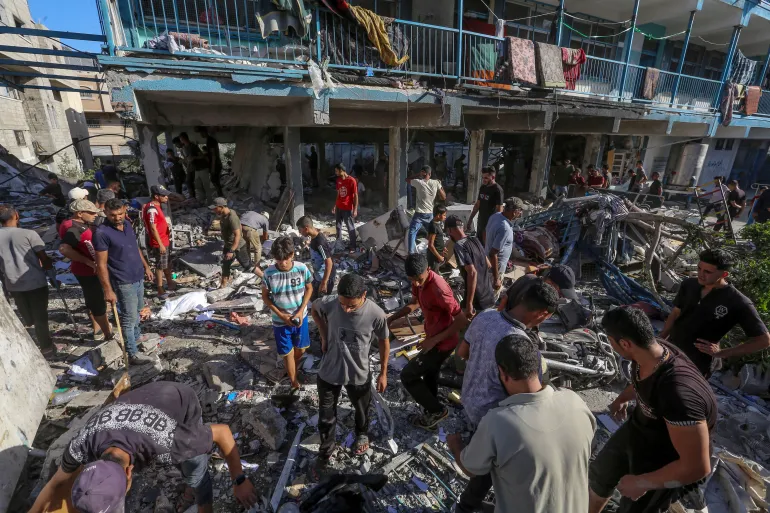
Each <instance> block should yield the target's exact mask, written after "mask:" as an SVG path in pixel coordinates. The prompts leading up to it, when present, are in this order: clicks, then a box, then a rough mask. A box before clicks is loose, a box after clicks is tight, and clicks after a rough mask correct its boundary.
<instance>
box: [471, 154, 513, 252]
mask: <svg viewBox="0 0 770 513" xmlns="http://www.w3.org/2000/svg"><path fill="white" fill-rule="evenodd" d="M496 174H497V172H496V171H495V168H493V167H485V168H483V169H482V170H481V188H480V189H479V197H478V199H477V200H476V203H475V204H474V205H473V210H471V215H470V217H469V218H468V226H470V224H471V222H472V221H473V218H474V217H475V216H476V213H477V212H478V214H479V222H478V224H477V225H476V237H478V238H479V240H480V241H481V242H485V241H486V238H485V232H486V230H487V222H488V221H489V217H490V216H491V215H492V214H494V213H495V212H502V211H503V196H504V193H503V188H502V187H500V184H499V183H497V182H495V175H496Z"/></svg>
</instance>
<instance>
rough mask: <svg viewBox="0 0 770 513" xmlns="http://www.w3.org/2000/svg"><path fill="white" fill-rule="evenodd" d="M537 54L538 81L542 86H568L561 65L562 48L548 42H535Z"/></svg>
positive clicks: (562, 87) (560, 87) (561, 87)
mask: <svg viewBox="0 0 770 513" xmlns="http://www.w3.org/2000/svg"><path fill="white" fill-rule="evenodd" d="M535 56H536V57H537V58H536V63H537V78H538V83H539V84H540V85H541V86H543V87H553V88H559V89H564V88H565V87H567V82H566V80H564V70H563V69H562V65H561V62H562V57H561V48H559V47H558V46H555V45H549V44H547V43H535Z"/></svg>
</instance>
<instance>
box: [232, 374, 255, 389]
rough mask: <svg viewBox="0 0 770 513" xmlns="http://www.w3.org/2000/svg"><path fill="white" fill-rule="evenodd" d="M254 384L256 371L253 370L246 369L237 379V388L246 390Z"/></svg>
mask: <svg viewBox="0 0 770 513" xmlns="http://www.w3.org/2000/svg"><path fill="white" fill-rule="evenodd" d="M253 385H254V373H253V372H252V371H246V372H244V373H242V374H240V375H238V377H237V378H236V379H235V389H236V390H245V389H247V388H251V387H252V386H253Z"/></svg>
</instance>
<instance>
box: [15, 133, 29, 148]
mask: <svg viewBox="0 0 770 513" xmlns="http://www.w3.org/2000/svg"><path fill="white" fill-rule="evenodd" d="M13 135H14V136H16V145H17V146H26V145H27V140H26V139H25V138H24V132H23V131H21V130H14V131H13Z"/></svg>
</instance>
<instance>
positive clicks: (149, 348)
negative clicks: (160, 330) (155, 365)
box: [137, 333, 160, 354]
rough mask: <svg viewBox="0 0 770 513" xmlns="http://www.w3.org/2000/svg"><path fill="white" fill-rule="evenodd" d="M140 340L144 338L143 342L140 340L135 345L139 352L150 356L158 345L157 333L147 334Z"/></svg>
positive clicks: (158, 337)
mask: <svg viewBox="0 0 770 513" xmlns="http://www.w3.org/2000/svg"><path fill="white" fill-rule="evenodd" d="M142 338H144V340H140V341H139V343H138V344H137V345H138V346H139V350H140V351H141V352H143V353H144V354H150V353H152V352H153V351H155V350H156V349H158V344H160V335H158V334H157V333H148V334H147V337H146V338H145V337H142Z"/></svg>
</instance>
